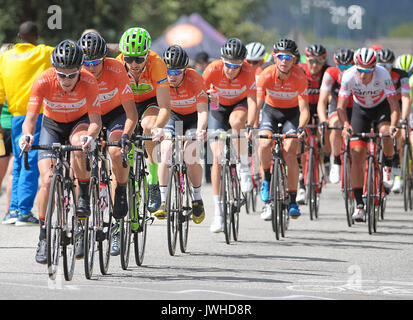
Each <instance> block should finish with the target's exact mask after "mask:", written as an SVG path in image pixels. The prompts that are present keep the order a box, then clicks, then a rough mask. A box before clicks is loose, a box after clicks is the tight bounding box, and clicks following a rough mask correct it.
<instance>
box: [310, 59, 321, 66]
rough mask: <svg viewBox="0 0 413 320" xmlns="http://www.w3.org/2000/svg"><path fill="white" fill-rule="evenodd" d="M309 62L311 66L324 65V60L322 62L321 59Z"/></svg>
mask: <svg viewBox="0 0 413 320" xmlns="http://www.w3.org/2000/svg"><path fill="white" fill-rule="evenodd" d="M307 61H308V63H309V64H318V65H320V64H323V63H324V60H321V59H308V60H307Z"/></svg>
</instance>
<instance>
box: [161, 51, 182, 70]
mask: <svg viewBox="0 0 413 320" xmlns="http://www.w3.org/2000/svg"><path fill="white" fill-rule="evenodd" d="M162 59H163V61H165V63H166V67H167V68H168V69H184V68H186V66H187V65H188V62H189V58H188V55H187V53H186V52H185V50H184V49H182V48H181V47H180V46H178V45H174V46H170V47H169V48H168V49H166V50H165V52H164V53H163V56H162Z"/></svg>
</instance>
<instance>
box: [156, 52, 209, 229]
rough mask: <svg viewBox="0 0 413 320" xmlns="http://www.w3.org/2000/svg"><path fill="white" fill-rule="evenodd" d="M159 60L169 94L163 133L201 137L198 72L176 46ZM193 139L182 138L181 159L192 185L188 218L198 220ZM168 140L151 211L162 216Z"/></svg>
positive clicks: (203, 115)
mask: <svg viewBox="0 0 413 320" xmlns="http://www.w3.org/2000/svg"><path fill="white" fill-rule="evenodd" d="M163 60H164V61H165V63H166V66H167V68H168V80H169V83H170V94H171V118H170V119H169V122H168V124H167V125H166V126H165V128H164V130H165V133H167V134H168V133H169V134H177V135H184V134H185V136H189V137H193V136H194V134H195V133H196V137H197V138H199V140H202V141H204V140H205V138H206V127H207V123H208V96H207V94H206V87H205V82H204V79H203V78H202V76H201V75H200V74H199V73H198V72H197V71H196V70H194V69H191V68H187V66H188V62H189V57H188V55H187V53H186V52H185V50H183V49H182V48H181V47H180V46H177V45H174V46H170V47H169V48H168V49H166V50H165V52H164V53H163ZM199 147H200V145H199V142H197V141H186V142H185V145H184V150H183V151H184V161H185V163H186V165H187V170H188V177H189V180H190V182H191V184H192V189H193V196H194V197H193V202H192V209H193V214H192V220H193V221H194V222H195V223H197V224H198V223H201V222H202V221H203V220H204V218H205V211H204V203H203V201H202V197H201V184H202V166H201V165H200V163H199V161H198V159H197V158H196V150H197V149H199ZM171 148H172V141H170V140H164V141H162V144H161V152H162V162H161V164H160V165H159V170H158V175H159V188H160V191H161V207H160V209H159V210H158V211H156V212H155V216H156V217H157V218H158V219H159V218H161V219H162V218H165V217H166V193H167V189H168V185H167V184H168V176H169V167H168V162H169V161H170V159H171Z"/></svg>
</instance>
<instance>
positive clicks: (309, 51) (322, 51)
mask: <svg viewBox="0 0 413 320" xmlns="http://www.w3.org/2000/svg"><path fill="white" fill-rule="evenodd" d="M304 51H305V55H306V56H316V57H319V56H325V55H327V50H326V48H324V47H323V45H321V44H315V43H314V44H312V45H309V46H308V47H307V48H305V50H304Z"/></svg>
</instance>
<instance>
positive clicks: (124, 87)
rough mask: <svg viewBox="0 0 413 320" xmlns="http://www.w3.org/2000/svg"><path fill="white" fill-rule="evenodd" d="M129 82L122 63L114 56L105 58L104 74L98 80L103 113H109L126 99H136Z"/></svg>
mask: <svg viewBox="0 0 413 320" xmlns="http://www.w3.org/2000/svg"><path fill="white" fill-rule="evenodd" d="M129 82H130V81H129V77H128V74H127V72H126V70H125V68H124V67H123V65H122V63H120V62H119V61H117V60H115V59H113V58H105V60H104V61H103V70H102V74H101V76H100V78H99V80H98V85H99V101H100V108H101V110H102V115H104V114H107V113H109V112H110V111H112V110H113V109H115V108H116V107H118V106H120V105H121V104H122V103H123V102H124V101H128V100H132V101H133V100H134V97H133V93H132V89H131V87H130V85H129Z"/></svg>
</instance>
